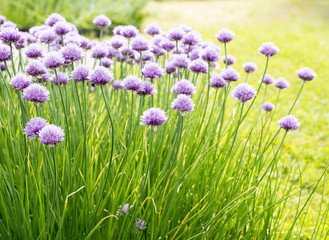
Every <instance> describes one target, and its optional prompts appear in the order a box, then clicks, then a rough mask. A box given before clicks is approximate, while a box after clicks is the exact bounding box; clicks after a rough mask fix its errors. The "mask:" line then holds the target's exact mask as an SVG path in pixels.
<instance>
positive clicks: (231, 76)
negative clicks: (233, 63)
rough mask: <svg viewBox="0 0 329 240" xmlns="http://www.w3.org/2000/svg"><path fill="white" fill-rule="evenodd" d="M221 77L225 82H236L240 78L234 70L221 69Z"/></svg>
mask: <svg viewBox="0 0 329 240" xmlns="http://www.w3.org/2000/svg"><path fill="white" fill-rule="evenodd" d="M221 76H222V78H223V79H224V80H225V81H228V82H236V81H238V79H239V78H240V73H238V72H237V70H235V69H234V68H225V69H222V71H221Z"/></svg>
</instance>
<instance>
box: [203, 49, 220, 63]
mask: <svg viewBox="0 0 329 240" xmlns="http://www.w3.org/2000/svg"><path fill="white" fill-rule="evenodd" d="M201 58H202V59H203V60H204V61H206V62H217V61H218V59H219V51H218V50H217V49H216V48H214V47H206V48H204V49H203V50H202V52H201Z"/></svg>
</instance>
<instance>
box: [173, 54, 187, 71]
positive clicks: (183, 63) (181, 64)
mask: <svg viewBox="0 0 329 240" xmlns="http://www.w3.org/2000/svg"><path fill="white" fill-rule="evenodd" d="M173 63H174V65H175V66H176V67H177V68H188V66H189V64H190V60H189V59H188V57H187V56H186V55H185V54H177V55H174V58H173Z"/></svg>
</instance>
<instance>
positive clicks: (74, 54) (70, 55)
mask: <svg viewBox="0 0 329 240" xmlns="http://www.w3.org/2000/svg"><path fill="white" fill-rule="evenodd" d="M61 53H62V56H63V58H64V59H65V60H66V62H68V63H71V62H75V61H78V60H81V58H82V56H83V50H82V48H80V47H79V46H77V45H75V44H73V43H69V44H67V45H66V46H65V47H63V48H62V49H61Z"/></svg>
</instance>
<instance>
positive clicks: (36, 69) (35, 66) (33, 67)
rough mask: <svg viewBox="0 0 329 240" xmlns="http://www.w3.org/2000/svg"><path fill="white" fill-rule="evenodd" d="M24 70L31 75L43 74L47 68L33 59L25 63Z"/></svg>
mask: <svg viewBox="0 0 329 240" xmlns="http://www.w3.org/2000/svg"><path fill="white" fill-rule="evenodd" d="M25 72H27V73H28V74H29V75H31V76H39V75H42V74H45V73H46V72H47V69H46V67H45V66H44V65H43V64H42V62H40V61H39V60H33V61H31V62H30V63H29V65H27V67H26V69H25Z"/></svg>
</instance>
